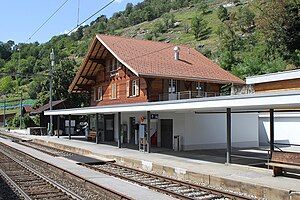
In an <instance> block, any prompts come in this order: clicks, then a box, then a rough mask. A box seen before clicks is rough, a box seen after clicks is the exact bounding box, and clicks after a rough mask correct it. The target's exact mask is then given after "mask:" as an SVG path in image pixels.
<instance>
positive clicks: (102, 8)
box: [67, 0, 116, 35]
mask: <svg viewBox="0 0 300 200" xmlns="http://www.w3.org/2000/svg"><path fill="white" fill-rule="evenodd" d="M115 1H116V0H111V1H110V2H109V3H107V4H105V5H104V6H103V7H101V8H100V9H99V10H98V11H96V12H95V13H94V14H92V15H91V16H89V17H88V18H86V19H85V20H83V21H82V22H81V23H80V24H77V26H76V27H75V28H73V29H72V30H70V31H69V32H68V34H67V35H69V34H70V33H72V32H73V31H74V30H76V29H77V28H78V27H80V26H81V25H82V24H84V23H85V22H87V21H88V20H90V19H91V18H93V17H94V16H95V15H97V14H98V13H99V12H101V11H102V10H104V9H105V8H107V7H108V6H109V5H110V4H112V3H113V2H115Z"/></svg>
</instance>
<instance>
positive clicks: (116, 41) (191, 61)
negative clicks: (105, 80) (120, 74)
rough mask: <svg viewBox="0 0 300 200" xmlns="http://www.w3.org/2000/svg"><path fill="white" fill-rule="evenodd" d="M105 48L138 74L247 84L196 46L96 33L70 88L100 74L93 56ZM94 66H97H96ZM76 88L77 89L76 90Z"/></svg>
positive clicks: (97, 55) (71, 89)
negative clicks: (177, 54) (176, 55)
mask: <svg viewBox="0 0 300 200" xmlns="http://www.w3.org/2000/svg"><path fill="white" fill-rule="evenodd" d="M175 46H178V47H179V48H180V53H179V54H180V59H179V60H175V58H174V47H175ZM102 47H105V48H106V49H107V50H108V51H109V52H110V53H111V54H113V55H114V56H115V57H116V58H117V59H118V60H119V61H120V62H121V63H122V64H123V65H125V66H126V67H127V68H128V69H130V70H131V71H132V72H133V73H135V74H136V75H137V76H143V77H145V76H146V77H147V76H149V77H164V78H174V79H185V80H195V81H205V82H215V83H222V84H228V83H234V84H245V82H244V81H242V80H241V79H239V78H238V77H236V76H234V75H232V74H231V73H229V72H227V71H226V70H224V69H222V68H221V67H220V66H218V65H217V64H215V63H214V62H213V61H211V60H210V59H208V58H206V57H205V56H204V55H202V54H201V53H199V52H198V51H196V50H195V49H193V48H190V47H187V46H184V45H175V44H170V43H164V42H155V41H148V40H138V39H133V38H125V37H119V36H108V35H99V34H98V35H96V37H95V39H94V40H93V42H92V43H91V45H90V48H89V51H88V53H87V55H86V57H85V59H84V61H83V63H82V65H81V67H80V69H79V70H78V72H77V74H76V77H75V78H74V80H73V82H72V84H71V85H70V87H69V91H70V92H71V91H74V90H76V91H77V89H78V87H77V85H78V84H79V85H83V84H89V83H90V80H88V79H86V78H85V77H87V76H94V75H95V74H94V73H97V71H96V70H95V68H96V66H94V68H93V67H91V65H92V64H91V60H90V59H101V58H102V57H101V56H102V53H101V52H103V49H102ZM92 68H93V69H92ZM75 88H76V89H75Z"/></svg>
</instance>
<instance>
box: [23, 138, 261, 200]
mask: <svg viewBox="0 0 300 200" xmlns="http://www.w3.org/2000/svg"><path fill="white" fill-rule="evenodd" d="M21 144H23V145H26V146H28V147H31V148H34V149H36V150H39V151H42V152H44V153H48V154H50V155H52V156H60V155H66V154H72V153H70V152H66V151H61V150H59V149H56V148H52V147H48V146H44V145H40V144H36V143H33V142H22V143H21ZM81 165H83V166H85V167H87V168H90V169H92V170H95V171H99V172H101V173H105V174H107V175H110V176H114V177H117V178H120V179H124V180H127V181H130V182H134V183H137V184H139V185H142V186H146V187H148V188H151V189H153V190H156V191H159V192H162V193H165V194H168V195H170V196H173V197H176V198H179V199H189V200H190V199H205V200H229V199H247V200H250V199H257V198H256V197H254V196H249V195H245V194H240V193H233V192H227V191H224V190H219V189H215V188H211V187H206V186H200V185H196V184H191V183H187V182H183V181H179V180H176V179H172V178H169V177H164V176H160V175H156V174H152V173H148V172H145V171H141V170H137V169H133V168H129V167H125V166H122V165H118V164H116V163H110V162H109V163H105V164H103V163H101V164H95V163H94V164H81Z"/></svg>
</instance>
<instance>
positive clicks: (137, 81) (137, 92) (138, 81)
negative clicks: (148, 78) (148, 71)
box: [135, 79, 140, 96]
mask: <svg viewBox="0 0 300 200" xmlns="http://www.w3.org/2000/svg"><path fill="white" fill-rule="evenodd" d="M135 94H136V96H139V95H140V80H139V79H137V80H136V86H135Z"/></svg>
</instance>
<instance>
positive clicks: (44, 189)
mask: <svg viewBox="0 0 300 200" xmlns="http://www.w3.org/2000/svg"><path fill="white" fill-rule="evenodd" d="M0 164H1V167H0V174H1V175H2V176H3V177H4V178H5V179H6V181H8V182H9V183H10V185H12V186H13V188H14V189H15V190H17V191H18V193H20V194H21V196H22V197H23V198H24V199H82V198H81V197H79V196H78V195H76V194H74V193H73V192H71V191H69V190H68V189H67V188H65V187H63V186H61V185H60V184H58V183H57V182H55V181H53V180H51V179H49V178H47V177H45V176H44V175H42V174H41V173H39V172H38V171H37V170H35V169H33V168H31V167H29V166H26V165H24V164H23V163H22V162H20V161H18V160H16V159H15V158H13V157H11V156H9V155H8V154H7V153H5V152H3V151H0Z"/></svg>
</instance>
